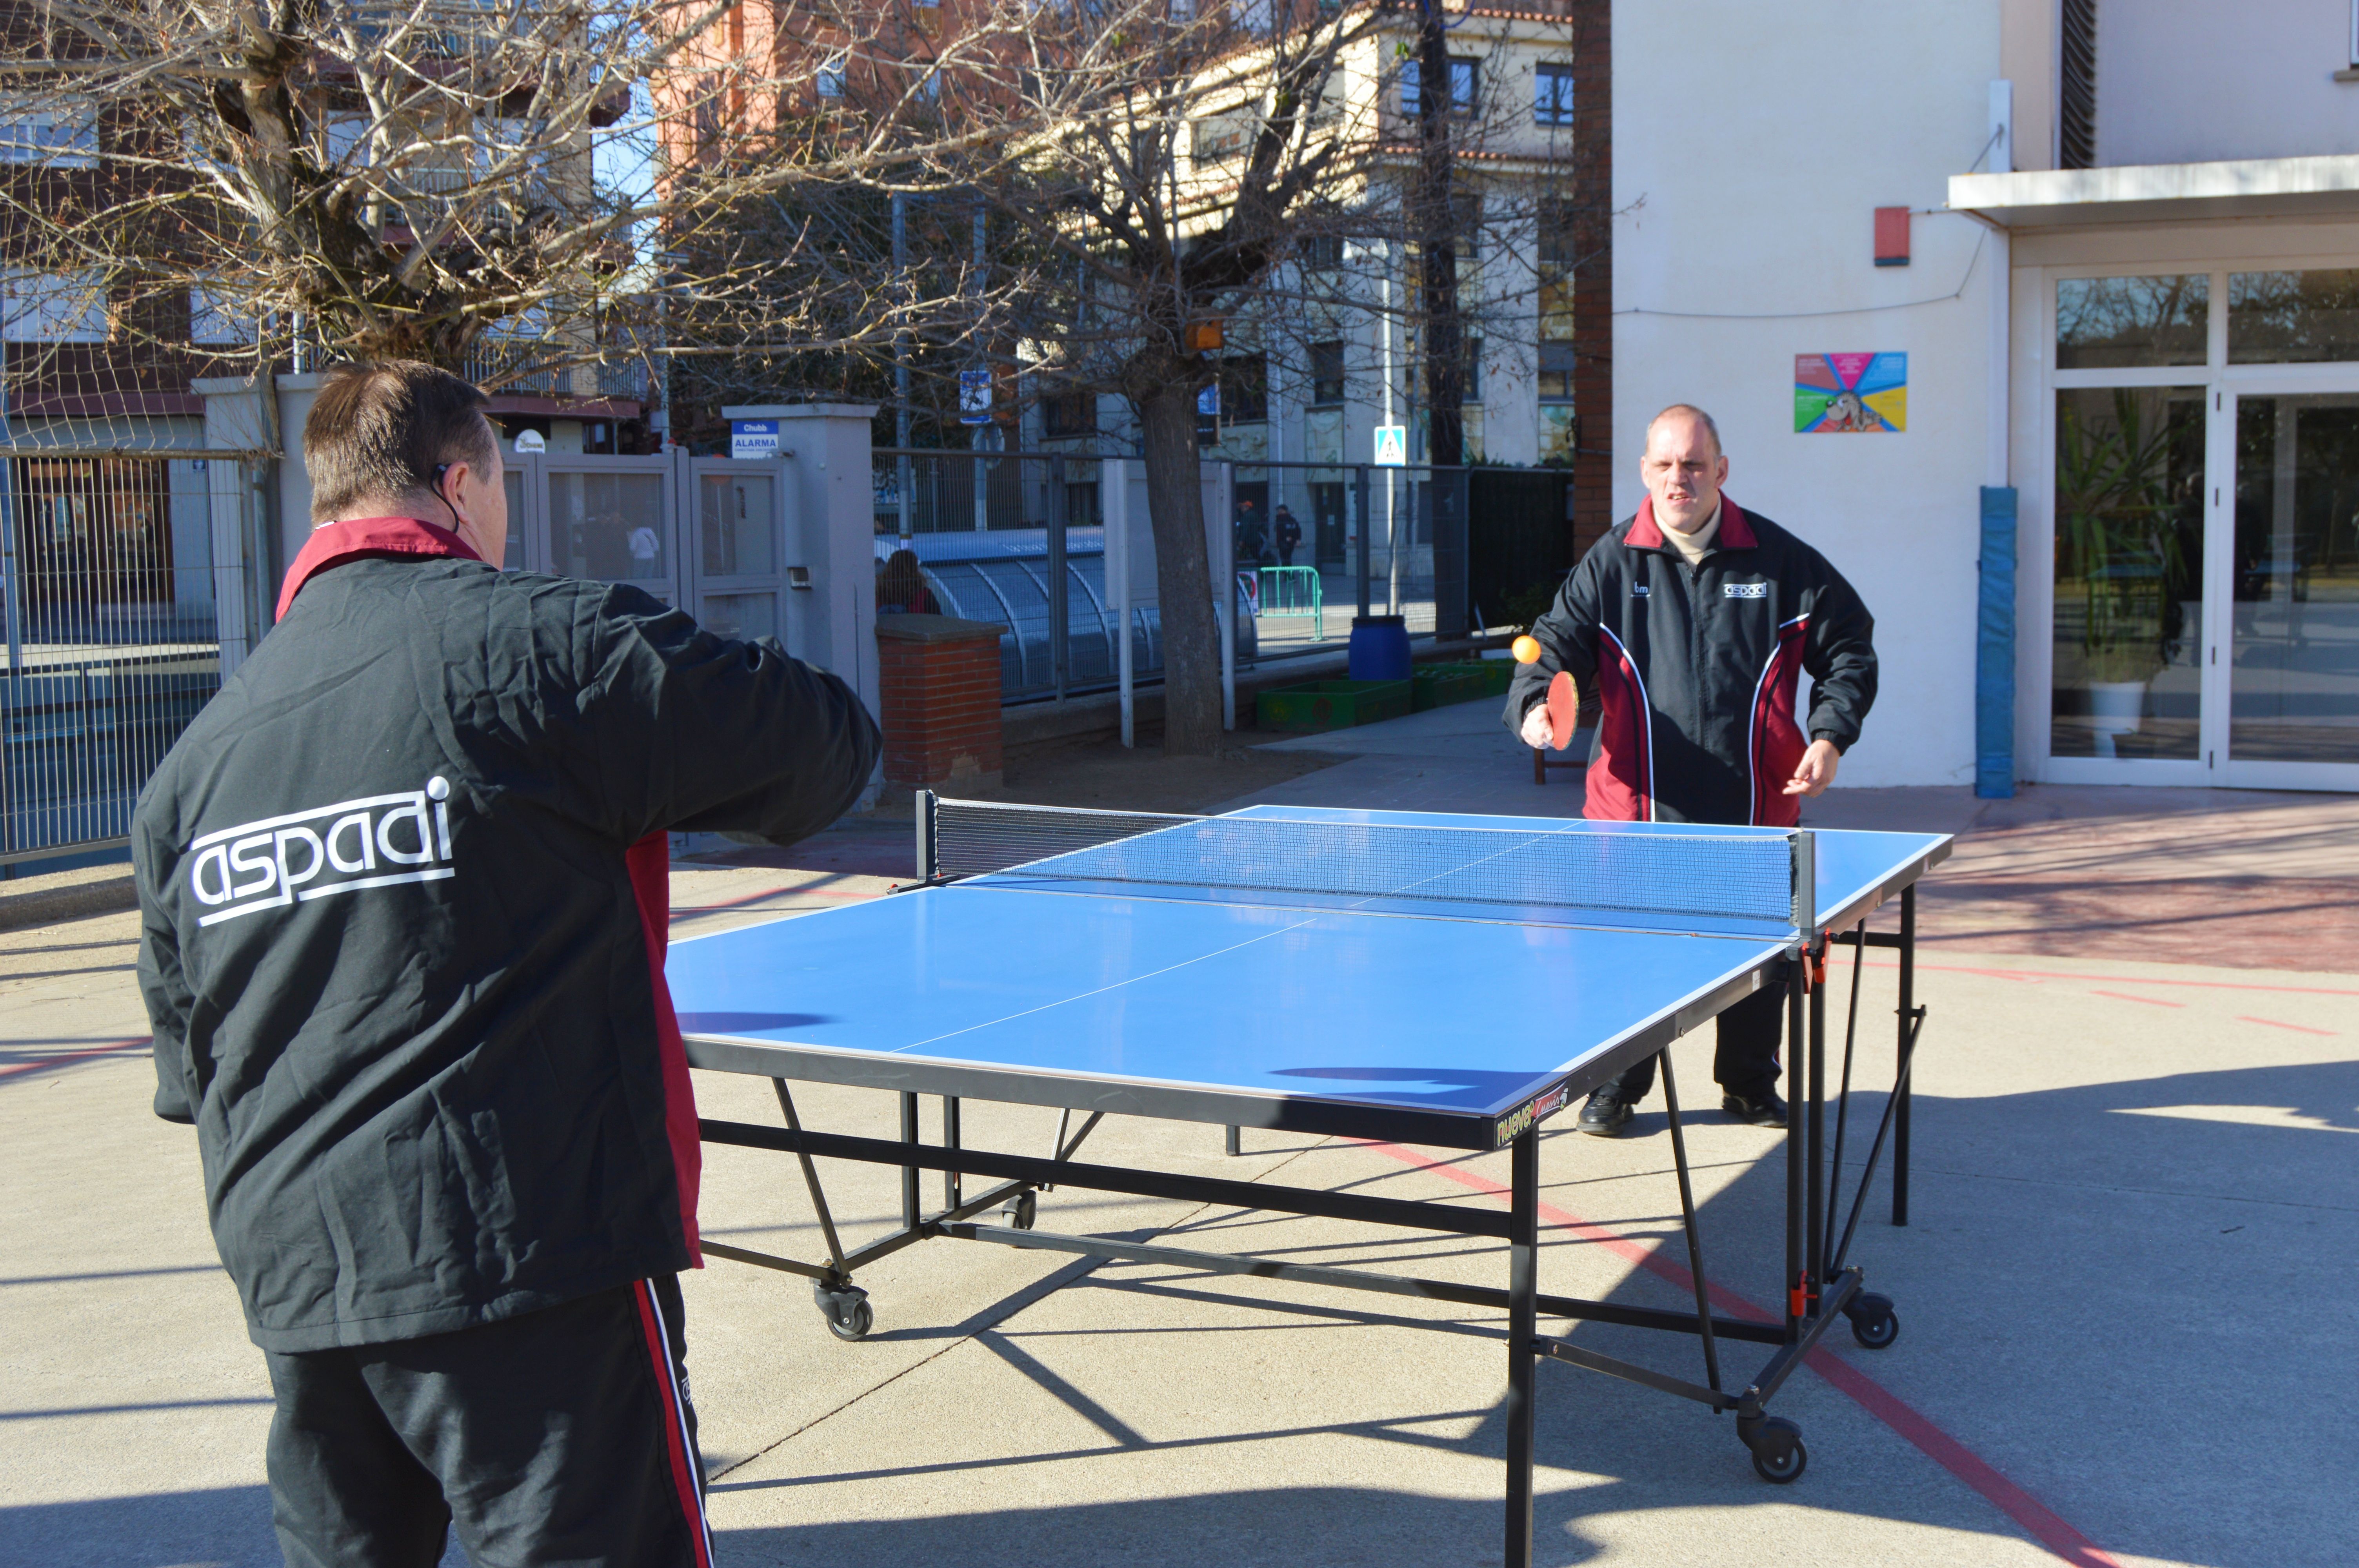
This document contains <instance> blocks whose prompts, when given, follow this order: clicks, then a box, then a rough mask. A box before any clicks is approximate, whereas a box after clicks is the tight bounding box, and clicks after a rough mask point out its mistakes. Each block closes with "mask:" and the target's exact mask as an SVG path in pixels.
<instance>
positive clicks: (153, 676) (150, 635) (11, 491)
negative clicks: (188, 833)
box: [0, 447, 267, 866]
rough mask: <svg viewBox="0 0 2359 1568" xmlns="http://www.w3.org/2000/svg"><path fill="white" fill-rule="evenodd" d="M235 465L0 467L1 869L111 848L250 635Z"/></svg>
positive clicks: (247, 554) (168, 456) (31, 462)
mask: <svg viewBox="0 0 2359 1568" xmlns="http://www.w3.org/2000/svg"><path fill="white" fill-rule="evenodd" d="M254 481H255V470H254V469H253V468H252V467H251V466H250V464H249V463H248V461H247V459H246V456H245V454H235V453H232V454H217V453H206V452H190V451H186V450H166V449H156V450H137V451H125V450H120V449H107V450H94V449H92V450H82V449H64V448H57V449H39V450H27V449H24V448H21V447H20V448H17V449H13V450H11V451H8V452H6V453H5V454H0V576H5V583H0V588H5V594H0V598H5V605H4V606H0V611H5V631H6V637H7V666H6V671H5V680H4V681H0V738H5V758H0V866H14V865H17V864H21V863H24V862H27V861H33V860H44V859H49V858H51V857H55V856H60V855H66V854H72V853H76V852H84V851H91V850H98V849H110V848H114V847H116V846H119V845H120V844H122V843H123V842H124V841H125V835H126V834H127V833H128V832H129V830H130V822H131V810H132V806H133V805H134V803H135V802H136V800H137V798H138V793H139V788H140V786H141V785H142V784H145V783H146V782H147V775H148V774H149V773H152V772H153V771H154V770H155V767H156V764H157V763H158V762H160V761H161V760H162V759H163V756H164V753H165V752H167V751H168V750H169V749H170V747H171V744H172V742H173V741H176V740H177V739H179V734H180V731H181V730H184V729H186V728H187V727H188V724H189V721H190V719H193V718H195V717H196V714H197V710H198V709H199V708H202V707H203V706H204V705H205V703H206V702H207V701H208V700H210V699H211V697H212V695H213V693H214V692H216V691H218V690H220V689H221V683H222V678H223V676H224V675H225V674H226V673H228V671H229V670H231V669H234V668H235V666H236V663H237V661H238V660H239V659H240V658H242V657H243V656H244V653H245V649H246V648H247V647H249V646H251V645H252V642H253V640H254V638H255V636H256V635H258V633H259V627H258V626H257V625H256V624H255V620H254V616H255V611H256V610H257V609H258V608H259V606H258V605H257V603H256V600H257V598H258V590H257V587H256V582H257V579H255V577H254V574H253V573H252V572H251V570H250V569H249V568H248V565H247V563H248V562H249V561H250V560H252V559H256V558H260V559H267V555H266V552H264V553H259V554H258V553H257V552H255V550H253V549H252V548H250V547H249V545H250V542H251V541H253V540H254V539H255V528H254V524H255V517H256V515H257V513H258V508H257V507H256V505H255V501H256V490H255V482H254Z"/></svg>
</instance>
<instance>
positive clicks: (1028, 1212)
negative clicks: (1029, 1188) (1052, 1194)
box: [999, 1193, 1040, 1230]
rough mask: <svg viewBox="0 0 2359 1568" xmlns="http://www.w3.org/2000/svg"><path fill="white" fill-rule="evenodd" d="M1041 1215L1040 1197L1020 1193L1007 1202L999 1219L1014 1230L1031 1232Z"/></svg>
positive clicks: (1000, 1212)
mask: <svg viewBox="0 0 2359 1568" xmlns="http://www.w3.org/2000/svg"><path fill="white" fill-rule="evenodd" d="M1039 1213H1040V1200H1039V1199H1038V1197H1036V1196H1034V1195H1032V1194H1030V1193H1018V1194H1016V1195H1015V1196H1014V1197H1012V1198H1010V1199H1008V1200H1007V1206H1006V1208H1003V1209H1001V1210H1000V1211H999V1217H1000V1218H1002V1219H1004V1220H1006V1222H1007V1224H1008V1225H1009V1226H1010V1227H1012V1228H1014V1229H1016V1230H1029V1229H1031V1228H1032V1222H1033V1221H1034V1220H1035V1219H1037V1218H1038V1217H1039Z"/></svg>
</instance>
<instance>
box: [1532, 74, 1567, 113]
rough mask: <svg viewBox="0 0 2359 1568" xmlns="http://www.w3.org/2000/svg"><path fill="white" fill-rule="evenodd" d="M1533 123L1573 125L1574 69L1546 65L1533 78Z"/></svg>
mask: <svg viewBox="0 0 2359 1568" xmlns="http://www.w3.org/2000/svg"><path fill="white" fill-rule="evenodd" d="M1532 123H1533V124H1539V125H1570V124H1572V67H1571V66H1569V65H1544V66H1542V67H1540V68H1539V70H1538V71H1537V72H1536V73H1534V75H1533V77H1532Z"/></svg>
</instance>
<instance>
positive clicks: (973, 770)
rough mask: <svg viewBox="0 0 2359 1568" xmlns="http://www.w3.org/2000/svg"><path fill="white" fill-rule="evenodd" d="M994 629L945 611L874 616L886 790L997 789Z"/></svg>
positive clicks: (999, 759)
mask: <svg viewBox="0 0 2359 1568" xmlns="http://www.w3.org/2000/svg"><path fill="white" fill-rule="evenodd" d="M1001 630H1002V629H1001V628H1000V627H999V626H998V625H997V624H996V623H995V622H989V621H962V620H959V619H958V618H956V617H954V616H949V615H879V616H878V617H877V618H876V653H877V665H878V676H879V680H880V696H881V698H882V700H883V704H884V709H885V711H884V714H883V716H882V717H883V719H884V722H885V787H886V791H887V792H888V793H891V794H905V793H907V792H909V791H913V790H920V789H938V788H940V787H942V786H944V785H950V786H952V787H954V788H958V789H978V788H979V789H996V788H997V787H999V783H1000V772H1001V766H1002V757H1003V755H1004V752H1003V748H1002V743H1001V740H1000V723H999V634H1000V632H1001Z"/></svg>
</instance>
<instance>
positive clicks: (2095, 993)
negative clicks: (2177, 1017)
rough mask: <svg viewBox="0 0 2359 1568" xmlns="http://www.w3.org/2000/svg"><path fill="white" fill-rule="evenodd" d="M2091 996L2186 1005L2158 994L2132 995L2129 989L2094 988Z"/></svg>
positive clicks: (2150, 1004) (2162, 1005)
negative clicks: (2166, 999)
mask: <svg viewBox="0 0 2359 1568" xmlns="http://www.w3.org/2000/svg"><path fill="white" fill-rule="evenodd" d="M2089 994H2090V995H2091V996H2109V997H2112V998H2113V999H2114V1000H2115V1001H2142V1002H2144V1003H2146V1004H2147V1006H2148V1007H2185V1006H2186V1005H2187V1004H2186V1003H2185V1002H2183V1001H2165V1000H2162V999H2161V998H2160V997H2158V996H2132V995H2130V994H2129V993H2128V992H2127V991H2101V990H2093V991H2091V992H2090V993H2089Z"/></svg>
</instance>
